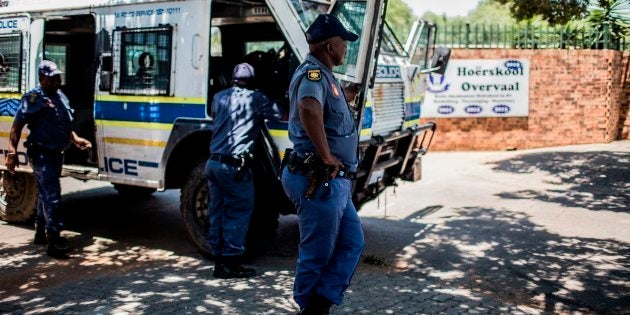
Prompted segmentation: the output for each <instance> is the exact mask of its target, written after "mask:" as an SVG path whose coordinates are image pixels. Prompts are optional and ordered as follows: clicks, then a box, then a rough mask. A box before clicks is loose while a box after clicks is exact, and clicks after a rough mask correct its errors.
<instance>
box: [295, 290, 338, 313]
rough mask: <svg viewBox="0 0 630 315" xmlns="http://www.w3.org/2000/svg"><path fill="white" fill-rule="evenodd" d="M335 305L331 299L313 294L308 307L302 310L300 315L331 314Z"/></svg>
mask: <svg viewBox="0 0 630 315" xmlns="http://www.w3.org/2000/svg"><path fill="white" fill-rule="evenodd" d="M332 305H333V302H331V301H330V300H329V299H327V298H325V297H323V296H321V295H319V294H317V293H313V295H311V297H310V298H309V299H308V305H307V306H306V307H305V308H303V309H300V312H299V313H298V314H299V315H327V314H330V307H331V306H332Z"/></svg>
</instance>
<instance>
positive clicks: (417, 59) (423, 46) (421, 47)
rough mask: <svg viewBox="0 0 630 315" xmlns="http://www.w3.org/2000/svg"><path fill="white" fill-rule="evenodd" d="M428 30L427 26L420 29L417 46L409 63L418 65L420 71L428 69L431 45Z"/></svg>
mask: <svg viewBox="0 0 630 315" xmlns="http://www.w3.org/2000/svg"><path fill="white" fill-rule="evenodd" d="M429 30H430V28H429V26H428V25H425V26H424V27H423V28H422V30H421V32H420V35H419V38H418V45H417V46H416V49H415V50H414V52H413V56H412V58H411V63H413V64H417V65H419V66H420V69H427V68H429V45H430V44H431V41H430V38H429V35H430V32H429Z"/></svg>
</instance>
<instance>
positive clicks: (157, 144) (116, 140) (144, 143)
mask: <svg viewBox="0 0 630 315" xmlns="http://www.w3.org/2000/svg"><path fill="white" fill-rule="evenodd" d="M103 141H105V143H112V144H127V145H138V146H149V147H162V148H163V147H166V141H151V140H144V139H130V138H114V137H105V138H103Z"/></svg>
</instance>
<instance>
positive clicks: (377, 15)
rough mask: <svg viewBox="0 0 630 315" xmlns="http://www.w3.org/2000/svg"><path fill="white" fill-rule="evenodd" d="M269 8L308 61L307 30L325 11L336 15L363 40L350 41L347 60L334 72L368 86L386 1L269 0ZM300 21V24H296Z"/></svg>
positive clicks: (293, 44) (286, 35) (294, 47)
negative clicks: (305, 33) (305, 34)
mask: <svg viewBox="0 0 630 315" xmlns="http://www.w3.org/2000/svg"><path fill="white" fill-rule="evenodd" d="M266 2H267V5H268V6H269V9H270V10H271V12H272V14H273V15H274V17H275V19H276V21H277V23H278V25H279V26H280V28H281V30H282V32H283V33H284V35H285V37H286V39H287V41H288V42H289V44H290V45H291V46H292V47H293V50H294V52H295V53H296V55H297V57H298V59H299V60H300V62H301V61H303V60H304V58H305V57H306V54H307V53H308V44H307V43H306V38H305V37H304V32H305V31H306V29H307V28H308V26H309V25H310V24H311V23H312V22H313V21H314V20H315V18H316V17H317V16H318V15H319V14H321V13H330V14H332V15H335V16H336V17H337V18H339V20H340V21H341V23H343V25H344V26H345V27H346V28H347V29H348V30H350V31H351V32H353V33H355V34H357V35H359V40H358V41H356V42H354V43H348V52H347V54H346V60H345V63H344V64H343V65H341V66H339V67H335V68H334V69H333V71H334V72H335V73H336V74H337V76H338V77H339V78H340V79H341V80H344V81H349V82H354V83H358V84H361V85H363V86H364V87H365V86H367V84H366V83H368V81H369V80H370V79H371V76H372V74H373V71H372V69H373V67H374V66H375V61H376V48H377V46H378V45H377V41H378V40H379V33H380V30H381V24H382V23H383V16H382V15H383V12H384V6H385V1H384V0H370V1H343V0H341V1H334V2H327V1H321V0H317V1H315V0H280V1H274V0H266ZM295 21H298V24H299V25H298V27H296V25H295Z"/></svg>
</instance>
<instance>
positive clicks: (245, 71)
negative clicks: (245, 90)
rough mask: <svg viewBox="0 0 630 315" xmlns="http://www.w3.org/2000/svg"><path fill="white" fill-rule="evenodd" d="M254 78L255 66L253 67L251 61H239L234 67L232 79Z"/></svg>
mask: <svg viewBox="0 0 630 315" xmlns="http://www.w3.org/2000/svg"><path fill="white" fill-rule="evenodd" d="M253 78H254V67H252V66H251V65H250V64H249V63H247V62H243V63H239V64H237V65H236V67H234V71H232V80H234V81H238V80H243V81H248V80H251V79H253Z"/></svg>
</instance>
